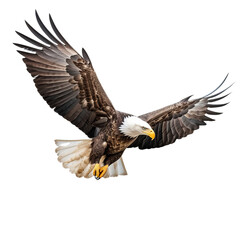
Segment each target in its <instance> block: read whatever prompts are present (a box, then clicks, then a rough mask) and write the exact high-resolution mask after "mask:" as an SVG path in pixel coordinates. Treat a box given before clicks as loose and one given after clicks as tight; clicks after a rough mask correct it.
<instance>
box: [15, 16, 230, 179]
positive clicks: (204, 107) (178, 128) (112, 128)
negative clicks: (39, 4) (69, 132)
mask: <svg viewBox="0 0 240 240" xmlns="http://www.w3.org/2000/svg"><path fill="white" fill-rule="evenodd" d="M35 14H36V18H37V22H38V24H39V26H40V28H41V30H42V31H43V33H44V34H45V36H44V35H42V34H40V33H39V32H37V31H36V30H35V29H34V28H33V27H32V26H31V25H29V24H28V23H27V22H26V24H27V27H28V28H29V30H30V31H31V32H32V33H33V34H34V35H35V36H36V37H37V38H38V39H39V41H36V40H33V39H32V38H30V37H27V36H26V35H24V34H22V33H19V32H17V34H18V35H19V36H20V37H22V38H23V39H24V40H26V41H27V42H29V43H31V44H32V45H34V47H33V46H26V45H22V44H18V43H14V44H15V45H16V46H17V47H20V48H23V49H25V51H18V52H19V53H20V54H21V55H23V57H24V58H23V61H24V63H25V64H26V66H27V70H28V72H29V73H30V74H31V75H32V77H33V78H34V82H35V85H36V87H37V89H38V92H39V93H40V94H41V96H42V97H43V98H44V100H45V101H46V102H47V103H48V104H49V106H50V107H51V108H53V109H54V110H55V111H56V112H57V113H58V114H60V115H61V116H62V117H64V118H65V119H67V120H68V121H70V122H71V123H72V124H74V125H75V126H76V127H78V128H79V129H80V130H82V131H83V132H84V133H85V134H86V135H87V136H88V137H89V139H86V140H72V141H69V140H55V142H56V145H57V148H56V152H57V155H58V160H59V161H60V162H61V163H62V164H63V167H65V168H69V170H70V172H72V173H74V174H76V176H77V177H86V178H89V177H92V176H95V178H96V179H100V178H102V177H113V176H118V175H126V174H127V172H126V169H125V166H124V163H123V160H122V154H123V152H124V151H125V150H126V149H127V148H132V147H138V148H139V149H149V148H159V147H163V146H166V145H168V144H172V143H174V142H175V141H176V140H177V139H181V138H182V137H186V136H187V135H189V134H191V133H193V131H194V130H196V129H198V128H199V126H201V125H206V123H205V122H206V121H213V119H212V118H210V117H208V116H206V115H216V114H220V113H218V112H214V111H212V110H210V109H211V108H215V107H221V106H224V105H226V104H214V103H213V102H216V101H218V100H220V99H223V98H224V97H226V96H227V95H228V94H226V95H224V96H222V95H221V96H220V94H222V93H223V92H225V91H226V90H227V89H228V88H229V87H230V86H229V87H228V88H226V89H224V90H222V91H220V92H217V93H216V91H217V90H218V89H219V88H220V87H221V86H222V84H223V83H224V81H225V80H226V78H227V76H226V78H225V79H224V81H223V82H222V83H221V84H220V86H219V87H218V88H216V89H215V90H214V91H212V92H211V93H210V94H208V95H206V96H204V97H201V98H197V99H194V100H190V97H191V96H190V97H187V98H184V99H182V100H181V101H179V102H177V103H175V104H172V105H169V106H167V107H164V108H162V109H159V110H156V111H154V112H150V113H147V114H144V115H141V116H134V115H132V114H128V113H124V112H120V111H118V110H116V109H115V108H114V106H113V104H112V103H111V101H110V100H109V98H108V97H107V94H106V93H105V91H104V89H103V88H102V86H101V84H100V82H99V80H98V78H97V75H96V73H95V71H94V68H93V65H92V62H91V60H90V58H89V56H88V54H87V53H86V51H85V50H84V49H82V55H80V54H79V53H77V51H75V50H74V49H73V47H71V45H70V44H69V43H68V42H67V41H66V40H65V38H64V37H63V36H62V35H61V33H60V32H59V31H58V29H57V27H56V25H55V24H54V22H53V20H52V18H51V15H49V19H50V24H51V27H52V29H53V31H54V33H55V35H53V34H52V33H51V32H50V31H49V30H48V29H47V28H46V27H45V25H44V24H43V22H42V21H41V19H40V18H39V15H38V13H37V12H35ZM217 96H218V97H217Z"/></svg>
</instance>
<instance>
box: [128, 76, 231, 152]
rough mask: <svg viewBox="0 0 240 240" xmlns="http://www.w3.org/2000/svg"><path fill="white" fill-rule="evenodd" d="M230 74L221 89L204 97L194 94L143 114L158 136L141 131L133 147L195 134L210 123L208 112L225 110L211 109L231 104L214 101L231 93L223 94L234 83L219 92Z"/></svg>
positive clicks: (163, 143) (152, 145) (171, 140)
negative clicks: (152, 137)
mask: <svg viewBox="0 0 240 240" xmlns="http://www.w3.org/2000/svg"><path fill="white" fill-rule="evenodd" d="M227 76H228V75H227ZM227 76H226V78H227ZM226 78H225V79H224V81H223V82H222V83H221V84H220V86H219V87H218V88H217V89H215V90H214V91H213V92H211V93H210V94H208V95H206V96H204V97H202V98H198V99H195V100H189V98H190V97H191V96H190V97H187V98H184V99H183V100H181V101H180V102H178V103H175V104H173V105H170V106H167V107H165V108H162V109H159V110H157V111H154V112H150V113H147V114H144V115H142V116H140V118H141V119H143V120H144V121H147V122H148V123H149V124H150V126H151V127H152V128H153V130H154V131H155V135H156V137H155V139H154V140H151V139H150V138H149V137H148V136H145V135H141V136H139V137H138V138H137V139H136V140H135V142H133V143H132V145H130V146H129V147H138V148H140V149H147V148H158V147H163V146H165V145H168V144H171V143H174V142H175V141H176V140H177V139H181V138H182V137H186V136H187V135H189V134H192V133H193V132H194V130H196V129H198V128H199V127H200V126H201V125H206V123H205V122H206V121H214V119H212V118H210V117H208V116H206V114H207V115H217V114H221V113H219V112H214V111H212V110H210V109H211V108H217V107H222V106H224V105H226V104H227V103H225V104H215V103H214V102H216V101H218V100H221V99H223V98H225V97H226V96H227V95H228V94H227V95H224V96H221V94H222V93H224V92H225V91H226V90H227V89H228V88H229V87H231V86H229V87H228V88H226V89H224V90H223V91H220V92H218V93H215V92H216V91H217V90H218V89H219V88H220V87H221V86H222V84H223V83H224V82H225V80H226Z"/></svg>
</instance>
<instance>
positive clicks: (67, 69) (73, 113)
mask: <svg viewBox="0 0 240 240" xmlns="http://www.w3.org/2000/svg"><path fill="white" fill-rule="evenodd" d="M36 18H37V21H38V24H39V26H40V28H41V29H42V31H43V32H44V33H45V35H46V37H45V36H43V35H41V34H40V33H39V32H37V31H36V30H35V29H34V28H33V27H32V26H31V25H29V24H28V23H27V22H26V24H27V26H28V28H29V29H30V31H31V32H32V33H33V34H34V35H35V36H36V37H37V38H38V39H39V40H40V41H35V40H33V39H31V38H29V37H27V36H25V35H23V34H22V33H19V32H17V34H18V35H19V36H20V37H22V38H23V39H24V40H26V41H27V42H29V43H31V44H33V45H35V46H36V47H37V48H36V47H30V46H26V45H22V44H17V43H14V44H15V45H16V46H18V47H20V48H23V49H25V50H27V51H18V52H19V53H20V54H21V55H23V56H24V58H23V61H24V63H25V64H26V66H27V70H28V71H29V72H30V74H31V75H32V77H34V82H35V85H36V87H37V89H38V92H39V93H40V94H41V96H42V97H43V98H44V100H45V101H46V102H47V103H48V104H49V106H50V107H51V108H54V110H55V111H56V112H57V113H58V114H60V115H61V116H63V117H64V118H65V119H67V120H69V121H70V122H71V123H72V124H74V125H75V126H77V127H78V128H79V129H81V130H82V131H83V132H84V133H86V134H87V135H88V136H89V137H93V136H94V135H96V134H97V132H98V130H99V128H101V127H103V126H105V125H106V124H107V123H108V121H109V120H110V119H111V118H112V115H114V114H115V109H114V107H113V105H112V103H111V101H110V100H109V98H108V97H107V95H106V93H105V91H104V90H103V88H102V86H101V84H100V82H99V80H98V78H97V75H96V73H95V71H94V69H93V66H92V63H91V61H90V59H89V57H88V55H87V53H86V51H85V50H84V49H82V56H81V55H80V54H78V53H77V52H76V51H75V50H74V49H73V48H72V47H71V46H70V44H69V43H68V42H67V41H66V40H65V38H64V37H63V36H62V35H61V33H60V32H59V31H58V29H57V28H56V26H55V24H54V22H53V20H52V18H51V15H49V19H50V23H51V26H52V29H53V31H54V33H55V34H56V36H54V35H53V34H52V33H51V32H50V31H49V30H48V29H47V28H46V27H45V25H44V24H43V22H42V21H41V19H40V18H39V15H38V13H37V12H36Z"/></svg>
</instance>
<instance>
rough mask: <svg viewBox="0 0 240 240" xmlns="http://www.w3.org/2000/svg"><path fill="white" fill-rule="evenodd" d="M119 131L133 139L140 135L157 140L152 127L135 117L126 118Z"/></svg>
mask: <svg viewBox="0 0 240 240" xmlns="http://www.w3.org/2000/svg"><path fill="white" fill-rule="evenodd" d="M119 130H120V132H121V133H123V134H124V135H125V136H128V137H131V138H136V137H138V136H139V135H147V136H149V137H150V138H152V140H153V139H154V138H155V133H154V131H153V130H152V128H151V126H150V125H149V124H148V123H147V122H145V121H143V120H142V119H141V118H139V117H135V116H128V117H125V118H124V119H123V122H122V124H121V126H120V127H119Z"/></svg>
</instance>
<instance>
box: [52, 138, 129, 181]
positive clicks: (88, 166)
mask: <svg viewBox="0 0 240 240" xmlns="http://www.w3.org/2000/svg"><path fill="white" fill-rule="evenodd" d="M55 143H56V145H57V146H58V147H57V148H56V153H57V155H58V161H59V162H61V163H62V165H63V167H64V168H69V170H70V172H71V173H74V174H76V176H77V177H85V178H90V177H92V176H93V174H92V173H93V169H94V167H95V164H92V163H91V162H90V160H89V157H90V153H91V150H92V139H85V140H55ZM104 159H105V156H102V158H101V160H100V165H102V164H103V161H104ZM118 175H127V171H126V168H125V166H124V163H123V160H122V158H120V159H119V160H117V161H116V162H115V163H113V164H111V165H110V166H109V167H108V170H107V172H106V173H105V175H104V177H105V178H107V177H115V176H118Z"/></svg>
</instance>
